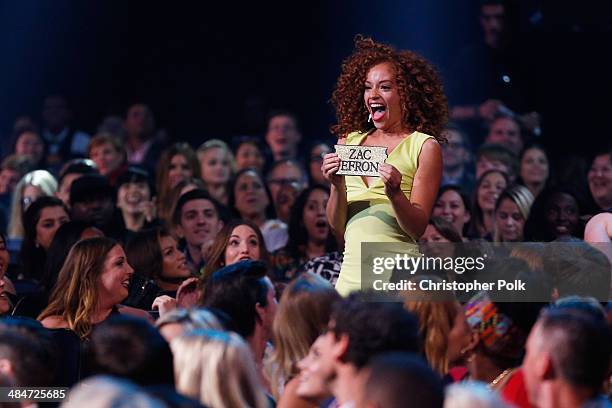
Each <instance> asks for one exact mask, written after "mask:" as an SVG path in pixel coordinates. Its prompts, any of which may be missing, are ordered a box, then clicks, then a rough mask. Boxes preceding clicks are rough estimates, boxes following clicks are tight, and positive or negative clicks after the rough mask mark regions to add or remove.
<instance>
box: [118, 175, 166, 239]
mask: <svg viewBox="0 0 612 408" xmlns="http://www.w3.org/2000/svg"><path fill="white" fill-rule="evenodd" d="M115 185H116V188H117V208H118V209H119V210H120V211H121V216H122V217H123V223H124V224H125V228H126V230H127V231H128V233H133V232H137V231H140V230H141V229H143V228H144V227H145V226H147V225H150V224H152V223H153V221H154V218H155V215H156V214H155V213H156V211H155V202H154V200H153V196H154V191H153V186H152V185H151V183H150V180H149V174H148V173H147V172H146V170H143V169H141V168H138V167H135V166H130V167H128V168H127V169H126V170H125V171H124V172H123V174H121V175H120V176H119V177H118V178H117V181H116V183H115Z"/></svg>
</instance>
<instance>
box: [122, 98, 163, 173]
mask: <svg viewBox="0 0 612 408" xmlns="http://www.w3.org/2000/svg"><path fill="white" fill-rule="evenodd" d="M123 127H124V129H125V150H126V152H127V160H128V163H129V164H136V165H141V166H143V167H144V168H145V169H146V170H147V171H148V172H149V174H155V166H156V165H157V163H158V161H159V157H160V155H161V152H162V150H163V147H164V146H163V143H162V142H161V141H159V140H156V134H155V119H154V118H153V112H151V109H150V108H149V107H148V106H147V105H144V104H141V103H137V104H134V105H131V106H130V107H129V108H128V111H127V113H126V115H125V121H124V122H123Z"/></svg>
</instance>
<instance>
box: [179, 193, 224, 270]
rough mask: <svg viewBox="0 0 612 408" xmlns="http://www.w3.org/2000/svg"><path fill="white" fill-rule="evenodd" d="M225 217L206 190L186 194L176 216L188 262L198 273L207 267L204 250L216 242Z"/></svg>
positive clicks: (222, 210) (182, 197) (220, 206)
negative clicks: (205, 265)
mask: <svg viewBox="0 0 612 408" xmlns="http://www.w3.org/2000/svg"><path fill="white" fill-rule="evenodd" d="M224 218H225V214H224V209H223V207H222V205H221V204H220V203H219V202H218V201H217V200H215V199H214V198H212V197H211V195H210V194H208V192H207V191H206V190H201V189H196V190H192V191H189V192H187V193H185V194H183V195H182V196H181V197H180V198H179V200H178V202H177V203H176V208H175V210H174V214H173V217H172V222H173V223H174V226H175V228H176V232H177V234H178V235H179V237H180V238H182V240H183V242H182V243H181V245H182V247H183V251H184V253H185V257H186V258H187V265H189V267H190V268H191V270H192V271H193V272H194V273H199V272H200V270H201V269H202V268H203V267H204V263H205V259H204V255H203V254H204V253H205V252H206V250H207V249H208V248H209V247H210V245H212V243H213V241H214V240H215V237H216V236H217V233H218V232H219V231H220V230H221V228H222V227H223V221H224Z"/></svg>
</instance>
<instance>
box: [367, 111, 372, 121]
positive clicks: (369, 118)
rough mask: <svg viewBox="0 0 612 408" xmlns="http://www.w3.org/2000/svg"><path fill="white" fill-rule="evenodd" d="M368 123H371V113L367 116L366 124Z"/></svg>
mask: <svg viewBox="0 0 612 408" xmlns="http://www.w3.org/2000/svg"><path fill="white" fill-rule="evenodd" d="M370 122H372V114H371V113H370V114H369V115H368V123H370Z"/></svg>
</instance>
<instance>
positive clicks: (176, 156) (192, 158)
mask: <svg viewBox="0 0 612 408" xmlns="http://www.w3.org/2000/svg"><path fill="white" fill-rule="evenodd" d="M156 175H157V176H156V181H157V187H156V190H157V194H158V196H157V202H158V203H163V202H166V201H167V200H168V197H169V195H170V191H171V190H172V189H173V188H174V187H175V186H176V185H177V184H178V183H180V182H181V181H182V180H186V179H189V178H192V177H195V178H200V162H198V157H197V155H196V153H195V152H194V151H193V149H192V148H191V146H189V145H188V144H187V143H176V144H174V145H172V146H171V147H169V148H168V149H166V150H164V151H163V153H162V155H161V157H160V158H159V163H158V165H157V173H156Z"/></svg>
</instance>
